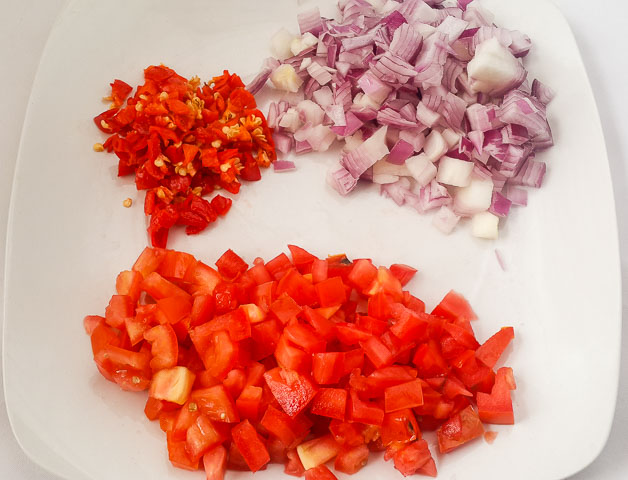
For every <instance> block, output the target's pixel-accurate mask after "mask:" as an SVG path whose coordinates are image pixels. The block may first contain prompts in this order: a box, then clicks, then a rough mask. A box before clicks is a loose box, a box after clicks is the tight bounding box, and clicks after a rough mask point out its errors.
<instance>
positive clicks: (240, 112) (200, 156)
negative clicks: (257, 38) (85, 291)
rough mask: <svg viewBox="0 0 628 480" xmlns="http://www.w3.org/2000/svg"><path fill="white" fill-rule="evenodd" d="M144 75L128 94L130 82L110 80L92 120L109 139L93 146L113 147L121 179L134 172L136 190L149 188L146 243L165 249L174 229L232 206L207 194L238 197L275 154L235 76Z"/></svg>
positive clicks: (161, 69) (154, 69) (151, 70)
mask: <svg viewBox="0 0 628 480" xmlns="http://www.w3.org/2000/svg"><path fill="white" fill-rule="evenodd" d="M270 73H271V70H270V69H269V70H268V72H267V75H266V78H264V79H263V81H264V82H265V81H266V79H267V78H268V76H270ZM144 78H145V82H144V84H143V85H140V86H138V87H137V89H136V92H135V95H134V96H132V97H129V98H128V99H127V97H128V96H129V94H130V93H131V92H132V90H133V89H132V87H131V86H130V85H127V84H126V83H124V82H122V81H120V80H115V81H114V82H113V83H112V84H111V89H112V90H111V92H112V93H111V97H110V98H111V100H112V102H113V103H112V105H111V108H110V109H109V110H107V111H105V112H103V113H101V114H100V115H98V116H97V117H96V118H94V122H95V123H96V126H97V127H98V128H99V129H100V130H102V131H103V132H104V133H106V134H108V135H109V138H108V139H107V141H105V143H104V144H100V143H97V144H95V145H94V150H95V151H103V150H107V151H108V152H114V153H115V154H116V155H117V156H118V159H119V160H118V176H126V175H131V174H133V175H135V185H136V187H137V189H138V190H146V197H145V201H144V212H145V214H146V215H149V216H150V225H149V227H148V233H149V235H150V240H151V243H152V245H153V246H155V247H165V246H166V243H167V241H168V232H169V230H170V229H171V228H172V227H173V226H175V225H185V231H186V233H187V234H188V235H192V234H197V233H200V232H201V231H203V230H204V229H205V228H207V226H208V225H209V224H210V223H213V222H214V221H216V219H217V218H218V217H219V216H224V215H225V214H226V213H227V212H228V211H229V209H230V207H231V202H232V200H231V199H230V198H226V197H224V196H222V195H215V196H214V198H213V199H212V200H211V201H207V200H206V199H205V198H203V196H204V195H209V194H213V193H215V191H216V190H219V189H225V190H226V191H228V192H229V193H231V194H237V193H238V192H239V190H240V186H241V183H240V180H248V181H256V180H259V179H260V178H261V174H260V167H268V166H269V165H270V163H272V162H273V161H274V160H275V159H276V153H275V147H274V142H273V138H272V135H271V129H270V128H269V126H268V125H267V122H266V119H265V117H264V115H263V114H262V112H261V111H260V110H258V109H257V106H256V104H255V99H254V98H253V95H252V94H251V93H249V92H248V91H247V90H246V89H245V88H244V84H243V83H242V81H241V80H240V78H239V77H238V76H237V75H232V74H229V72H227V71H225V72H224V74H223V75H221V76H219V77H214V78H213V79H212V80H211V81H210V82H209V83H206V84H204V85H201V83H200V79H199V78H198V77H194V78H192V79H190V80H187V79H185V78H183V77H181V76H180V75H177V74H176V73H175V71H174V70H172V69H170V68H168V67H165V66H163V65H160V66H150V67H148V68H146V69H145V70H144ZM252 88H255V86H253V87H252ZM125 99H126V105H124V101H125ZM131 203H132V202H131V200H130V199H127V200H125V202H124V206H125V207H130V206H131Z"/></svg>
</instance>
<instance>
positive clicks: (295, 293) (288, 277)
mask: <svg viewBox="0 0 628 480" xmlns="http://www.w3.org/2000/svg"><path fill="white" fill-rule="evenodd" d="M284 292H285V293H287V294H288V295H289V296H290V297H292V299H293V300H294V301H295V302H297V304H298V305H308V306H312V305H314V304H316V303H317V302H318V295H317V294H316V290H315V288H314V285H312V283H311V282H309V281H308V280H306V279H305V278H304V277H303V275H301V274H300V273H299V272H298V271H297V269H296V268H291V269H290V270H288V271H287V272H286V273H285V275H284V276H283V277H281V280H279V283H277V295H281V294H282V293H284Z"/></svg>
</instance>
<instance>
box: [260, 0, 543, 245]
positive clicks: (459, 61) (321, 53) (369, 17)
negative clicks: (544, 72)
mask: <svg viewBox="0 0 628 480" xmlns="http://www.w3.org/2000/svg"><path fill="white" fill-rule="evenodd" d="M338 8H339V11H340V14H339V15H337V18H338V19H339V20H333V19H328V18H323V17H321V15H320V11H319V10H318V9H317V8H313V9H310V10H309V11H307V12H304V13H302V14H300V15H299V16H298V23H299V29H300V32H301V34H302V36H301V37H291V35H290V34H289V33H288V32H285V33H284V34H282V36H281V38H279V37H278V38H277V39H275V40H274V44H275V45H274V46H275V47H277V48H275V50H277V51H278V52H281V55H282V58H285V60H282V61H281V62H279V61H276V60H275V61H273V63H270V62H268V61H267V62H265V63H264V65H263V68H262V70H261V71H260V72H259V74H258V76H257V77H256V78H255V79H254V80H253V81H252V82H251V83H250V84H249V88H250V89H252V90H253V91H254V92H257V91H259V89H261V88H262V86H263V85H264V84H265V83H266V80H267V78H268V76H271V77H270V78H271V79H272V81H273V82H274V83H275V84H277V83H276V82H281V83H280V88H284V89H285V90H288V89H292V88H293V85H301V87H300V89H299V92H302V96H301V98H305V100H303V101H301V102H300V103H299V100H297V101H296V102H294V101H293V102H292V103H288V102H283V101H282V102H279V103H271V105H270V107H269V112H268V117H267V118H268V124H269V126H270V127H271V128H274V129H275V133H274V135H275V144H276V146H277V149H278V150H279V151H280V152H282V153H283V154H286V152H291V151H292V150H294V151H295V152H296V153H297V154H299V153H305V152H308V151H312V150H314V151H324V150H326V149H327V148H329V147H330V145H331V143H333V142H334V141H335V140H336V139H339V140H340V141H342V140H344V141H345V142H346V143H345V148H343V150H342V154H341V159H340V162H339V163H338V164H337V165H336V166H334V167H333V168H332V170H331V171H330V173H329V176H328V181H329V182H330V184H331V185H332V186H333V187H334V188H335V189H336V190H338V191H339V192H340V193H341V194H343V195H346V194H348V193H349V192H350V191H351V190H353V189H354V188H355V186H356V184H357V181H358V180H363V181H372V182H374V183H380V184H381V186H380V189H381V193H382V195H385V196H389V197H391V198H392V199H393V200H394V201H395V202H397V203H398V204H400V205H402V204H408V205H410V206H411V207H413V208H415V209H417V210H418V211H419V212H425V211H427V210H431V209H435V208H438V207H440V209H439V211H438V213H437V214H436V215H435V216H434V219H433V223H434V225H435V226H436V227H437V228H439V229H440V230H442V231H443V232H450V231H451V230H452V229H453V228H454V227H455V225H456V224H457V222H458V221H459V219H460V216H465V217H468V216H470V215H474V217H473V218H474V220H473V225H474V228H475V230H477V232H476V233H478V234H481V235H483V236H490V237H491V238H495V237H496V235H497V233H496V230H495V228H496V225H497V223H498V221H497V219H498V217H503V216H506V215H507V214H508V212H509V211H510V206H511V205H525V204H526V203H527V192H526V190H523V189H521V188H517V186H526V187H537V188H538V187H540V186H541V184H542V182H543V178H544V174H545V171H546V166H545V163H544V162H541V161H538V160H535V152H538V151H540V150H542V149H544V148H547V147H549V146H551V145H552V144H553V139H552V133H551V130H550V127H549V124H548V122H547V116H546V105H547V103H548V102H549V101H550V100H551V98H552V96H553V92H552V91H551V89H549V88H548V87H547V86H545V85H543V84H542V83H541V82H540V81H538V80H536V79H535V80H534V81H532V82H531V85H530V84H529V83H528V82H526V81H525V78H526V76H527V72H526V70H525V69H524V67H523V57H525V56H526V54H527V53H528V51H529V50H530V46H531V42H530V39H529V38H528V37H527V36H526V35H524V34H523V33H521V32H518V31H514V30H507V29H504V28H500V27H499V26H496V25H494V23H493V16H492V14H491V13H490V12H488V11H487V10H485V9H484V8H482V7H481V5H479V4H478V3H477V2H472V1H471V0H457V5H456V3H455V2H453V6H452V4H451V3H449V4H442V2H441V1H440V0H404V1H400V0H339V3H338ZM281 42H283V43H281ZM286 42H287V43H290V42H292V43H291V45H290V47H291V48H288V50H292V56H290V53H288V54H287V55H284V51H285V50H286V48H285V47H286V45H285V44H286ZM279 47H281V48H279ZM278 55H279V53H278ZM286 57H289V58H286ZM284 65H286V66H287V67H290V68H287V69H285V70H282V71H280V72H278V73H277V74H275V73H274V72H276V71H277V69H278V68H282V67H283V66H284ZM292 68H293V69H294V70H292ZM269 70H270V72H269ZM280 74H281V75H280ZM282 75H283V77H282ZM284 84H285V86H287V87H289V88H285V87H284ZM296 104H298V105H296ZM295 107H297V108H295ZM389 148H390V151H389ZM413 155H414V156H413ZM384 158H385V160H384ZM278 168H279V169H280V170H281V168H282V166H281V164H280V166H279V167H278ZM290 168H292V167H290ZM412 188H414V189H415V191H414V192H413V191H412ZM449 205H451V206H452V207H450V206H449ZM454 209H455V210H456V211H454ZM478 212H479V213H478ZM459 214H460V215H459ZM476 217H477V218H476Z"/></svg>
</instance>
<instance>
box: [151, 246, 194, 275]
mask: <svg viewBox="0 0 628 480" xmlns="http://www.w3.org/2000/svg"><path fill="white" fill-rule="evenodd" d="M195 267H196V259H195V258H194V257H193V256H192V255H190V254H189V253H185V252H176V251H174V250H166V251H165V255H164V256H163V258H162V260H161V262H160V263H159V266H158V267H157V269H156V271H157V273H159V275H161V276H162V277H164V278H167V279H176V280H183V279H184V278H186V277H187V276H188V271H193V270H194V269H195Z"/></svg>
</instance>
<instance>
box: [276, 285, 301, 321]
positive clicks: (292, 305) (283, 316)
mask: <svg viewBox="0 0 628 480" xmlns="http://www.w3.org/2000/svg"><path fill="white" fill-rule="evenodd" d="M301 310H302V309H301V307H300V306H299V305H298V304H297V302H295V301H294V300H293V299H292V297H291V296H290V295H288V294H287V293H282V294H281V295H279V297H278V298H277V300H275V301H274V302H273V303H272V304H271V305H270V311H271V312H273V314H274V315H275V316H276V317H277V318H278V319H279V320H281V323H283V324H284V325H285V324H287V323H288V322H290V321H292V320H295V319H296V318H297V315H299V314H300V313H301Z"/></svg>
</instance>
